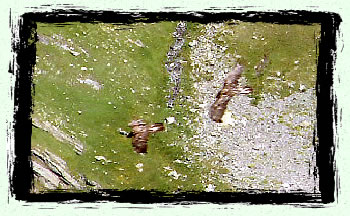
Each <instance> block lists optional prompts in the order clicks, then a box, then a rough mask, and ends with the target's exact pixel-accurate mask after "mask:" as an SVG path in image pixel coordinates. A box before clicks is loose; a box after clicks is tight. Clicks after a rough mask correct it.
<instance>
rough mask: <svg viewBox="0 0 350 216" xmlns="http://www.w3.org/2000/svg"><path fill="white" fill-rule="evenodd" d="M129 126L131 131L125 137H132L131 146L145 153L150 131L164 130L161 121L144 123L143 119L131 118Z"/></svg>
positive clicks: (136, 150) (138, 151)
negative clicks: (150, 123)
mask: <svg viewBox="0 0 350 216" xmlns="http://www.w3.org/2000/svg"><path fill="white" fill-rule="evenodd" d="M129 127H132V132H131V133H129V134H128V136H127V137H128V138H132V146H133V147H134V151H135V152H137V153H147V142H148V137H149V134H150V133H156V132H158V131H163V130H164V125H163V124H162V123H155V124H152V125H146V123H145V122H144V120H143V119H138V120H133V121H132V122H131V123H130V124H129Z"/></svg>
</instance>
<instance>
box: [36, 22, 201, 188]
mask: <svg viewBox="0 0 350 216" xmlns="http://www.w3.org/2000/svg"><path fill="white" fill-rule="evenodd" d="M175 26H176V23H171V22H161V23H155V24H142V23H138V24H133V25H130V26H120V25H118V26H113V25H111V24H101V23H96V24H92V23H85V24H81V23H70V25H66V26H64V27H58V26H54V25H52V24H39V25H38V29H37V32H38V34H40V35H45V36H49V37H51V36H52V35H54V34H60V35H61V36H62V37H63V39H62V38H61V39H59V40H60V41H61V42H64V43H70V42H68V39H71V41H73V42H72V46H73V47H74V48H75V50H76V51H78V52H81V51H80V49H79V47H82V48H83V49H84V50H86V51H88V53H89V56H87V55H85V54H84V53H81V55H79V56H76V57H74V56H72V55H71V54H70V53H68V52H67V51H64V50H63V49H61V48H59V47H57V46H55V45H44V44H42V43H37V56H38V62H37V65H36V72H38V71H40V70H41V71H46V74H36V76H35V78H34V83H35V84H36V86H35V97H34V104H35V106H34V114H33V117H37V116H39V117H40V118H41V119H43V120H44V119H47V120H50V121H52V124H53V125H56V126H60V129H61V130H63V131H65V132H66V133H68V134H70V135H74V136H75V137H77V138H78V139H80V140H81V141H83V142H85V143H86V145H85V152H84V154H83V155H81V156H78V155H76V154H75V153H74V152H73V150H72V147H71V146H69V145H68V144H65V143H60V142H58V141H56V140H55V139H54V138H53V137H52V136H51V135H50V134H48V133H46V132H43V131H41V130H40V129H35V128H34V129H33V136H32V146H33V147H35V148H40V149H48V150H49V151H51V152H53V153H55V154H57V155H59V156H60V157H62V158H63V159H64V160H66V161H67V162H68V164H69V168H70V170H71V171H72V172H73V173H75V174H77V173H80V174H84V175H86V176H87V178H89V179H91V180H94V181H97V182H98V183H99V184H101V185H102V187H103V188H116V189H128V188H133V189H140V188H144V189H157V190H164V191H173V190H177V188H178V186H179V187H182V188H183V189H184V190H198V189H200V188H201V186H200V183H199V178H198V176H199V175H198V172H199V171H194V170H191V169H190V168H187V167H185V166H184V165H181V164H176V163H173V161H174V160H176V159H179V157H180V155H183V152H182V149H181V148H180V147H178V146H167V144H170V143H172V142H176V141H177V140H178V139H179V138H178V134H179V132H180V131H181V130H187V132H189V131H188V129H186V128H184V127H175V126H170V127H168V132H162V133H157V134H155V135H151V138H150V140H149V153H148V154H147V155H146V156H142V155H139V154H136V153H134V152H133V150H132V147H131V139H127V138H125V137H124V136H121V135H119V134H118V132H117V130H118V128H122V129H124V130H130V129H129V128H128V127H127V124H128V123H129V122H130V121H131V120H132V119H135V118H144V119H145V120H146V121H148V122H162V121H163V119H164V118H166V117H168V116H171V115H175V111H176V110H175V111H174V110H169V109H167V108H166V99H165V96H166V95H167V91H168V86H167V83H168V75H167V72H166V71H165V68H164V62H165V60H166V53H167V51H168V49H169V46H170V45H171V44H172V43H173V41H174V39H173V38H172V36H171V33H172V32H173V31H174V29H175ZM128 38H130V39H132V40H133V41H136V40H137V39H140V40H141V41H142V42H143V43H144V44H145V45H146V46H147V47H145V48H141V47H138V46H136V45H135V44H133V43H130V42H127V40H128ZM94 59H95V60H94ZM124 60H127V62H124ZM81 67H87V68H88V70H87V71H82V70H81ZM90 68H91V69H90ZM57 71H59V72H57ZM80 77H83V78H90V79H93V80H96V81H98V82H100V83H103V84H104V88H103V89H102V90H99V91H97V90H94V89H93V88H91V86H88V85H86V84H80V83H79V82H78V81H77V78H80ZM132 91H134V93H133V92H132ZM177 110H180V108H179V107H178V108H177ZM78 111H81V112H82V114H81V115H79V114H78ZM68 119H69V121H68ZM180 122H181V120H180ZM84 134H87V136H84ZM96 155H102V156H105V157H106V158H107V159H108V160H111V161H112V162H111V163H106V164H105V165H103V164H102V163H101V162H97V161H95V158H94V156H96ZM114 162H115V163H114ZM138 163H143V164H144V167H143V169H144V171H143V172H138V171H137V168H136V167H135V165H136V164H138ZM165 166H170V167H172V168H173V169H175V170H176V171H177V172H178V173H181V174H182V175H187V181H182V178H179V179H178V180H174V179H172V178H171V177H169V176H168V175H167V174H168V172H169V171H167V172H165V171H164V169H163V167H165ZM193 184H195V185H193Z"/></svg>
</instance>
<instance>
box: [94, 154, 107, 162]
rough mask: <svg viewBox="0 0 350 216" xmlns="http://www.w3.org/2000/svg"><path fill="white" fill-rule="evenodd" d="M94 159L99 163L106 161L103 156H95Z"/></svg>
mask: <svg viewBox="0 0 350 216" xmlns="http://www.w3.org/2000/svg"><path fill="white" fill-rule="evenodd" d="M95 159H96V160H97V161H100V160H104V161H105V160H106V158H105V157H104V156H99V155H97V156H95Z"/></svg>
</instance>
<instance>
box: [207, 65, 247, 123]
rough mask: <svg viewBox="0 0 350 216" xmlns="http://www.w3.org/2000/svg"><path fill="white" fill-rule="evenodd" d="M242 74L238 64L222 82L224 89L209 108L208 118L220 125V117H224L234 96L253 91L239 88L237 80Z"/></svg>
mask: <svg viewBox="0 0 350 216" xmlns="http://www.w3.org/2000/svg"><path fill="white" fill-rule="evenodd" d="M242 72H243V67H242V66H241V65H240V64H237V65H236V68H235V69H234V70H233V71H231V72H229V73H228V75H227V77H226V78H225V80H224V87H223V88H222V89H221V90H220V91H219V93H218V94H217V95H216V101H215V102H214V103H213V105H212V106H211V107H210V110H209V116H210V118H211V119H212V120H213V121H215V122H218V123H221V122H222V120H221V118H222V116H223V115H224V112H225V109H226V107H227V104H228V103H229V101H230V99H231V98H232V96H234V95H238V94H249V93H251V92H252V91H253V89H252V88H250V87H247V86H244V87H241V86H240V85H239V83H238V80H239V78H240V77H241V74H242Z"/></svg>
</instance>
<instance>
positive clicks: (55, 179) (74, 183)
mask: <svg viewBox="0 0 350 216" xmlns="http://www.w3.org/2000/svg"><path fill="white" fill-rule="evenodd" d="M32 165H33V171H34V178H35V180H36V181H37V182H39V184H40V185H42V187H44V190H47V189H48V190H55V189H74V190H81V189H86V188H87V186H94V187H96V188H100V187H101V186H100V185H99V184H98V183H96V182H93V181H90V180H88V179H87V178H86V177H85V176H80V177H79V178H76V177H75V176H74V175H72V174H71V173H70V171H69V168H68V165H67V163H66V162H65V161H64V160H63V159H62V158H60V157H59V156H57V155H55V154H53V153H51V152H49V151H48V150H45V151H43V152H42V151H40V150H36V149H32ZM33 190H34V192H39V190H41V189H39V187H35V188H34V189H33Z"/></svg>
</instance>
